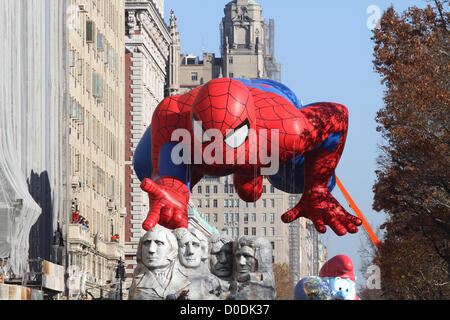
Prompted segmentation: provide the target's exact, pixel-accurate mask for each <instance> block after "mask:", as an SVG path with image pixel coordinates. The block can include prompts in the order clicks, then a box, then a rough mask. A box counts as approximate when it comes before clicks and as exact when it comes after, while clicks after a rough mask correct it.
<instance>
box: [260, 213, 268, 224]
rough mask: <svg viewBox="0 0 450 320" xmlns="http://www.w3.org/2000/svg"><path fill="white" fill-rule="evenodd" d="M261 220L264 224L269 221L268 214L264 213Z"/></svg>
mask: <svg viewBox="0 0 450 320" xmlns="http://www.w3.org/2000/svg"><path fill="white" fill-rule="evenodd" d="M261 220H262V222H266V221H267V213H263V214H262V216H261Z"/></svg>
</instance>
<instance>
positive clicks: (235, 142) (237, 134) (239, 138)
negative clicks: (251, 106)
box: [225, 120, 250, 149]
mask: <svg viewBox="0 0 450 320" xmlns="http://www.w3.org/2000/svg"><path fill="white" fill-rule="evenodd" d="M249 131H250V126H249V124H248V120H245V121H244V122H242V124H240V125H239V126H238V127H237V128H236V129H234V130H233V131H232V132H230V133H229V134H227V136H226V137H225V143H226V144H227V145H228V146H229V147H230V148H234V149H236V148H239V147H240V146H241V145H242V144H243V143H244V142H245V141H246V140H247V138H248V134H249Z"/></svg>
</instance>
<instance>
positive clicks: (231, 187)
mask: <svg viewBox="0 0 450 320" xmlns="http://www.w3.org/2000/svg"><path fill="white" fill-rule="evenodd" d="M230 193H234V185H232V184H230Z"/></svg>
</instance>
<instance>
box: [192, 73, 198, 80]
mask: <svg viewBox="0 0 450 320" xmlns="http://www.w3.org/2000/svg"><path fill="white" fill-rule="evenodd" d="M191 80H192V81H197V80H198V73H197V72H191Z"/></svg>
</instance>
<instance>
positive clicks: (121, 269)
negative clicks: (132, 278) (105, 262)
mask: <svg viewBox="0 0 450 320" xmlns="http://www.w3.org/2000/svg"><path fill="white" fill-rule="evenodd" d="M124 278H125V266H124V263H123V261H122V258H120V259H119V264H118V266H117V269H116V279H119V300H123V296H122V279H124Z"/></svg>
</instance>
